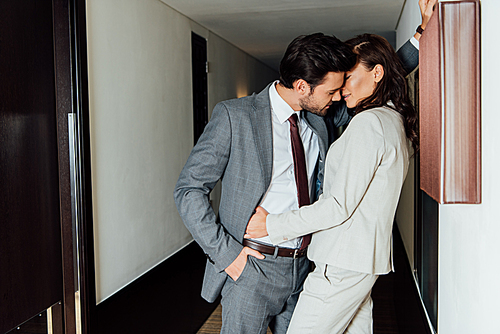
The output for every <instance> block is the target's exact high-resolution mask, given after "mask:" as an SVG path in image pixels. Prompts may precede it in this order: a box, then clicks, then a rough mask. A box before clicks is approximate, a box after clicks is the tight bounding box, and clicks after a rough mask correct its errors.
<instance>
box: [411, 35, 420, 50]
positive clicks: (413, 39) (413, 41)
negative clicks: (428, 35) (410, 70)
mask: <svg viewBox="0 0 500 334" xmlns="http://www.w3.org/2000/svg"><path fill="white" fill-rule="evenodd" d="M410 42H411V44H413V46H414V47H415V48H417V50H420V43H419V42H418V41H417V39H416V38H415V37H413V36H412V38H410Z"/></svg>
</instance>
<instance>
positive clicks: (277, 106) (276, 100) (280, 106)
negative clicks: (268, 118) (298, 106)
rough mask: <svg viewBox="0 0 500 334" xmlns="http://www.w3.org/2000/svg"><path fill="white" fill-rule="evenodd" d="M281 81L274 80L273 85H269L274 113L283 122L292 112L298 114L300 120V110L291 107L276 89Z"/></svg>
mask: <svg viewBox="0 0 500 334" xmlns="http://www.w3.org/2000/svg"><path fill="white" fill-rule="evenodd" d="M278 83H279V80H276V81H275V82H273V84H272V85H271V87H269V99H270V101H271V109H272V110H273V112H274V114H275V115H276V117H277V118H278V121H279V122H280V123H281V124H283V123H285V122H286V121H287V120H288V118H290V116H292V114H294V113H295V114H297V116H298V118H299V120H300V111H295V110H293V109H292V107H290V105H289V104H288V103H286V101H285V100H283V98H282V97H281V96H280V94H278V91H277V90H276V85H277V84H278Z"/></svg>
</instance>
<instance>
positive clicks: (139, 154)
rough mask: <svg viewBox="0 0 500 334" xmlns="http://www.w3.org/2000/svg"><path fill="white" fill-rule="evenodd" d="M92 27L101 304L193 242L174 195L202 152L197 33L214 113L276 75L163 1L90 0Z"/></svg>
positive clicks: (89, 26) (90, 47)
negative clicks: (196, 145) (196, 147)
mask: <svg viewBox="0 0 500 334" xmlns="http://www.w3.org/2000/svg"><path fill="white" fill-rule="evenodd" d="M87 29H88V57H89V58H88V62H89V88H90V114H91V150H92V186H93V208H94V233H95V235H94V238H95V256H96V259H95V260H96V284H97V286H96V289H97V296H96V297H97V301H98V302H101V301H102V300H104V299H106V298H107V297H109V296H111V295H112V294H113V293H115V292H116V291H118V290H119V289H121V288H122V287H124V286H125V285H127V284H128V283H130V282H131V281H133V280H134V279H136V278H137V277H139V276H140V275H142V274H143V273H145V272H147V271H148V270H149V269H151V268H152V267H154V266H155V265H157V264H159V263H160V262H162V261H163V260H164V259H166V258H167V257H169V256H170V255H172V254H173V253H175V252H176V251H178V250H179V249H181V248H182V247H184V246H185V245H186V244H188V243H189V242H190V241H191V240H192V238H191V236H190V234H189V232H188V231H187V229H186V228H185V227H184V225H183V223H182V221H181V219H180V217H179V216H178V213H177V209H176V207H175V204H174V201H173V195H172V194H173V189H174V185H175V183H176V181H177V177H178V175H179V173H180V170H181V169H182V167H183V165H184V163H185V161H186V159H187V157H188V155H189V153H190V151H191V148H192V145H193V129H192V128H193V125H192V123H193V119H192V118H193V117H192V101H191V99H192V90H191V89H192V86H191V31H195V32H196V33H198V34H199V35H201V36H204V37H206V38H207V39H208V56H209V62H210V64H211V69H210V72H211V73H210V74H209V103H210V107H212V106H213V105H214V104H215V103H216V102H218V101H219V100H221V99H227V98H232V97H236V96H237V95H238V94H240V93H241V94H246V92H251V91H252V90H256V89H260V88H261V87H262V86H263V83H262V80H261V79H262V78H264V80H266V81H267V80H270V78H274V77H276V76H277V74H276V73H275V72H274V71H272V70H270V69H269V68H267V67H266V66H264V65H262V64H261V63H259V62H257V61H256V60H255V59H253V58H251V57H250V56H248V55H246V54H244V53H243V52H242V51H241V50H239V49H237V48H235V47H234V46H232V45H230V44H229V43H227V42H225V41H224V40H222V39H220V38H218V37H217V36H215V35H214V34H212V33H211V32H209V31H208V30H206V29H204V28H203V27H201V26H199V25H198V24H196V23H195V22H192V21H191V20H189V19H188V18H186V17H185V16H183V15H181V14H179V13H178V12H176V11H174V10H173V9H171V8H170V7H168V6H166V5H165V4H163V3H162V2H160V1H158V0H88V1H87ZM254 73H258V74H259V78H255V77H254ZM210 109H211V108H210Z"/></svg>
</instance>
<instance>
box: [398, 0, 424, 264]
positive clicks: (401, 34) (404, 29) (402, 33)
mask: <svg viewBox="0 0 500 334" xmlns="http://www.w3.org/2000/svg"><path fill="white" fill-rule="evenodd" d="M421 21H422V18H421V15H420V9H419V7H418V1H417V0H406V3H405V6H404V8H403V13H402V14H401V19H400V20H399V24H398V26H397V28H396V48H397V49H399V48H400V47H401V45H403V44H404V43H406V41H407V40H408V39H410V38H411V37H412V36H413V35H414V34H415V29H416V28H417V26H418V25H419V24H420V23H421ZM414 163H415V161H414V159H413V158H412V159H411V160H410V167H409V169H408V175H407V176H406V180H405V183H404V185H403V189H402V191H401V198H400V200H399V205H398V210H397V212H396V222H397V225H398V229H399V232H400V233H401V238H402V239H403V244H404V246H405V249H406V253H407V254H408V261H409V262H410V265H411V267H412V268H413V267H414V242H413V241H414V189H415V182H414V178H415V176H414V168H415V165H414ZM396 270H397V268H396Z"/></svg>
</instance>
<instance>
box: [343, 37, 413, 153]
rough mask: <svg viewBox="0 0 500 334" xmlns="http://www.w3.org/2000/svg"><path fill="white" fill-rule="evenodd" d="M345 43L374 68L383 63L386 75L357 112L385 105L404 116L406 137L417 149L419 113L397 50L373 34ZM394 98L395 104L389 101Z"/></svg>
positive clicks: (360, 60)
mask: <svg viewBox="0 0 500 334" xmlns="http://www.w3.org/2000/svg"><path fill="white" fill-rule="evenodd" d="M346 44H347V45H348V46H349V47H350V48H351V49H352V50H353V52H354V53H355V54H356V55H357V58H358V63H360V64H361V65H362V66H363V67H364V68H365V69H366V70H368V71H371V70H373V68H374V67H375V66H376V65H378V64H380V65H382V67H383V68H384V76H383V78H382V80H381V81H380V82H378V83H377V85H376V87H375V90H374V91H373V94H372V95H370V96H368V97H367V98H365V99H363V100H362V101H361V102H359V103H358V105H357V106H356V114H358V113H360V112H362V111H364V110H367V109H372V108H377V107H382V106H386V107H389V108H392V109H394V110H395V111H397V112H398V113H399V114H401V115H402V116H403V124H404V128H405V133H406V137H407V138H408V139H409V140H410V141H411V143H412V146H413V148H414V150H415V152H416V151H417V150H418V130H417V113H416V111H415V109H414V108H413V105H412V104H411V102H410V98H409V97H408V88H407V84H406V79H405V75H406V73H405V70H404V69H403V66H402V65H401V62H400V60H399V58H398V56H397V55H396V52H395V51H394V49H393V48H392V46H391V45H390V44H389V42H387V40H386V39H385V38H383V37H381V36H378V35H373V34H363V35H359V36H357V37H354V38H352V39H350V40H348V41H346ZM389 101H390V102H392V103H393V104H394V107H391V106H389V105H388V102H389Z"/></svg>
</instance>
